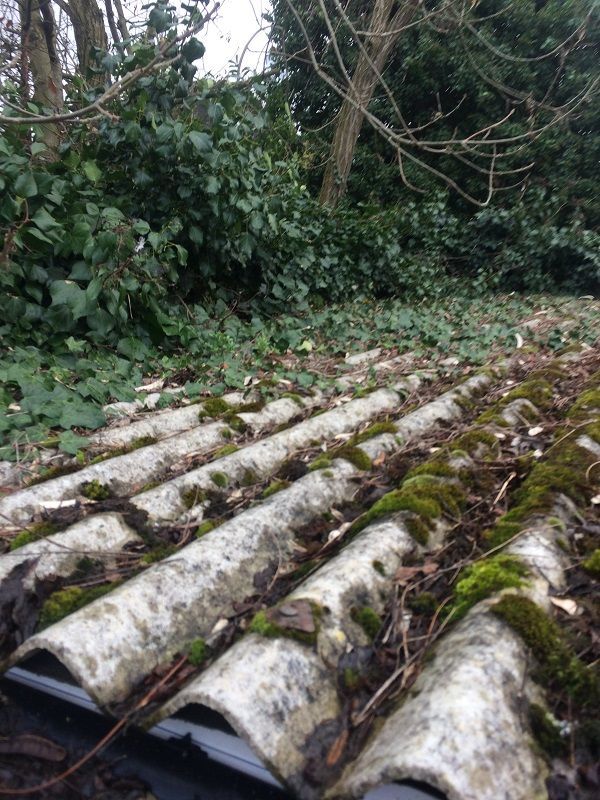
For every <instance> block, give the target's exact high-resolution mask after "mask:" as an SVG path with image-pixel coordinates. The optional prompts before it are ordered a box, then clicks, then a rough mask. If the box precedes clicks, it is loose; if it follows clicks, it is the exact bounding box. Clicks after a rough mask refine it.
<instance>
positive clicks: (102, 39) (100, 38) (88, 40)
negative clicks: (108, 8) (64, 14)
mask: <svg viewBox="0 0 600 800" xmlns="http://www.w3.org/2000/svg"><path fill="white" fill-rule="evenodd" d="M68 8H69V16H70V17H71V22H72V23H73V31H74V33H75V44H76V45H77V59H78V61H79V71H80V73H81V75H82V76H83V77H87V72H88V69H89V67H90V66H91V64H92V58H91V54H92V48H93V47H96V48H98V50H108V38H107V36H106V29H105V27H104V17H103V16H102V11H101V10H100V7H99V5H98V3H97V2H96V0H69V4H68ZM88 81H89V83H91V84H92V85H94V84H100V83H104V75H102V74H101V73H100V74H99V73H96V74H94V75H92V76H91V77H88Z"/></svg>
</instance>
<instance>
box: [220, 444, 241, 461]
mask: <svg viewBox="0 0 600 800" xmlns="http://www.w3.org/2000/svg"><path fill="white" fill-rule="evenodd" d="M239 449H240V448H239V447H238V446H237V444H226V445H224V446H223V447H220V448H219V449H218V450H217V452H216V453H215V458H223V456H230V455H231V454H232V453H235V452H237V451H238V450H239Z"/></svg>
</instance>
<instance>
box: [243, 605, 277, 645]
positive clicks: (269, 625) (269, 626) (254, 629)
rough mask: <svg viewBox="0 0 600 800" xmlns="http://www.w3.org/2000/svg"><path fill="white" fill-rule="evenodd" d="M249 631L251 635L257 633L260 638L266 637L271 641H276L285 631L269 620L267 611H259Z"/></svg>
mask: <svg viewBox="0 0 600 800" xmlns="http://www.w3.org/2000/svg"><path fill="white" fill-rule="evenodd" d="M248 631H249V632H250V633H257V634H258V635H259V636H265V637H266V638H269V639H275V638H276V637H278V636H282V635H283V629H282V628H280V627H279V626H278V625H275V623H274V622H271V621H270V620H269V618H268V617H267V612H266V611H257V613H256V614H255V615H254V617H253V619H252V622H251V623H250V625H249V626H248Z"/></svg>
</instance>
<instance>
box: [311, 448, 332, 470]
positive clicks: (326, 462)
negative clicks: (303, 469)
mask: <svg viewBox="0 0 600 800" xmlns="http://www.w3.org/2000/svg"><path fill="white" fill-rule="evenodd" d="M330 466H331V458H330V456H328V455H325V454H324V453H323V455H320V456H317V457H316V458H315V460H314V461H311V462H310V464H309V465H308V468H309V470H311V472H312V471H313V470H315V469H327V467H330Z"/></svg>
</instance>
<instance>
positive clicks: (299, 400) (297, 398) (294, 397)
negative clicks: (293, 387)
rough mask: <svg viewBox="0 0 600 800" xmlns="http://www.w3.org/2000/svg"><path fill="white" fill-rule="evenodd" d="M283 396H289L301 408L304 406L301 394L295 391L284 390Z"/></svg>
mask: <svg viewBox="0 0 600 800" xmlns="http://www.w3.org/2000/svg"><path fill="white" fill-rule="evenodd" d="M281 396H282V397H289V399H290V400H293V401H294V403H296V405H297V406H300V408H304V402H303V400H302V397H301V396H300V395H299V394H296V393H295V392H284V393H283V394H282V395H281Z"/></svg>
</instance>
